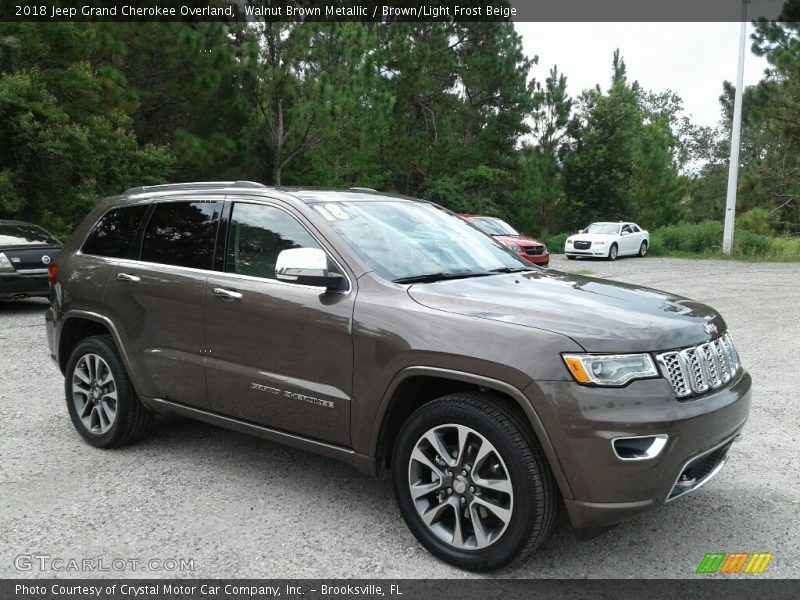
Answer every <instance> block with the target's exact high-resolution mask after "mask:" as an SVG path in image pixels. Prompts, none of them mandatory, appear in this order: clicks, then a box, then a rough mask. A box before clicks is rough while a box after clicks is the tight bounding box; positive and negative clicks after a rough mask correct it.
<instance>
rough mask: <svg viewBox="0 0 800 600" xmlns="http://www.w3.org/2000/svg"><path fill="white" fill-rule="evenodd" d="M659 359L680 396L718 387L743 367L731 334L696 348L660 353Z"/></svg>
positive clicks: (664, 371)
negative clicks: (740, 365) (740, 366)
mask: <svg viewBox="0 0 800 600" xmlns="http://www.w3.org/2000/svg"><path fill="white" fill-rule="evenodd" d="M656 359H657V360H658V363H659V365H661V372H662V373H663V375H664V377H666V378H667V381H669V382H670V384H671V385H672V389H673V390H675V395H676V396H677V397H678V398H686V397H687V396H692V395H696V394H702V393H704V392H707V391H708V390H710V389H716V388H718V387H720V386H722V385H723V384H726V383H728V382H729V381H730V380H731V379H732V378H733V376H734V375H736V372H737V371H738V370H739V355H738V354H737V353H736V348H735V346H734V345H733V339H732V338H731V336H730V334H729V333H726V334H724V335H722V336H720V337H718V338H717V339H715V340H711V341H710V342H708V343H706V344H700V345H699V346H695V347H693V348H684V349H683V350H676V351H673V352H664V353H662V354H658V355H657V356H656Z"/></svg>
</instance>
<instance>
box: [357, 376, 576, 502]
mask: <svg viewBox="0 0 800 600" xmlns="http://www.w3.org/2000/svg"><path fill="white" fill-rule="evenodd" d="M468 390H481V391H487V392H494V393H496V394H500V395H501V396H503V397H505V398H506V399H507V400H508V404H509V405H510V406H511V407H512V408H514V409H516V410H518V411H519V412H520V413H521V414H522V415H523V416H524V418H525V422H526V423H527V424H528V425H529V426H530V428H531V433H532V434H533V435H534V437H535V438H536V440H537V441H538V442H539V445H540V446H541V447H542V450H543V451H544V454H545V457H546V458H547V462H548V464H549V465H550V470H551V471H552V473H553V477H554V478H555V480H556V482H557V484H558V487H559V490H560V491H561V494H562V495H563V496H564V497H565V498H571V497H572V491H571V489H570V487H569V483H568V481H567V478H566V475H565V474H564V471H563V469H562V468H561V463H560V461H559V460H558V456H557V454H556V452H555V449H554V447H553V444H552V442H551V441H550V437H549V436H548V435H547V431H546V430H545V428H544V425H543V424H542V421H541V419H540V418H539V415H538V414H537V413H536V410H535V409H534V407H533V406H532V405H531V403H530V401H529V400H528V399H527V398H526V397H525V394H523V392H522V391H521V390H520V389H519V388H517V387H515V386H513V385H511V384H509V383H506V382H504V381H500V380H497V379H492V378H489V377H484V376H482V375H476V374H473V373H466V372H462V371H453V370H450V369H442V368H438V367H422V366H418V367H407V368H405V369H403V370H402V371H401V372H400V373H398V374H397V375H396V376H395V378H394V379H393V380H392V382H391V383H390V385H389V387H388V388H387V390H386V392H385V393H384V396H383V398H382V400H381V403H380V406H379V410H378V414H377V416H376V419H375V425H374V426H373V431H372V439H371V442H370V448H369V452H370V456H371V457H373V458H374V459H375V463H376V469H377V471H378V475H379V476H385V474H386V472H387V467H388V464H387V459H389V458H390V457H391V453H392V450H393V448H394V442H395V440H396V439H397V435H398V433H399V432H400V429H401V427H402V425H403V423H404V422H405V420H406V419H407V418H408V417H409V416H410V415H411V414H412V413H413V412H414V411H415V410H416V409H418V408H419V407H420V406H423V405H424V404H426V403H428V402H430V401H432V400H435V399H436V398H439V397H441V396H443V395H446V394H450V393H455V392H459V391H468ZM409 396H413V398H412V399H411V400H410V401H405V402H404V398H405V399H408V398H409Z"/></svg>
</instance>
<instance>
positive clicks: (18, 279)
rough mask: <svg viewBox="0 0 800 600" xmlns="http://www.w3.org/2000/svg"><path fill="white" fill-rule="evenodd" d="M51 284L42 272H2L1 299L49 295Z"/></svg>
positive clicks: (45, 273) (0, 281)
mask: <svg viewBox="0 0 800 600" xmlns="http://www.w3.org/2000/svg"><path fill="white" fill-rule="evenodd" d="M49 290H50V284H49V283H48V281H47V270H44V272H42V273H0V299H3V300H5V299H9V298H28V297H33V296H38V297H42V296H43V297H47V295H48V294H49Z"/></svg>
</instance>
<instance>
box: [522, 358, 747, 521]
mask: <svg viewBox="0 0 800 600" xmlns="http://www.w3.org/2000/svg"><path fill="white" fill-rule="evenodd" d="M750 388H751V379H750V375H749V374H748V373H747V372H746V371H744V370H740V371H739V373H738V374H737V376H736V378H735V380H734V381H732V382H730V383H729V384H728V385H726V386H725V387H724V388H722V389H720V390H716V391H715V392H713V393H709V394H705V395H703V396H701V397H698V398H694V399H689V400H682V401H678V400H677V399H676V398H675V396H674V394H673V392H672V388H671V387H670V385H669V384H668V383H667V381H666V380H664V379H649V380H641V381H634V382H632V383H631V384H630V385H628V386H626V387H624V388H599V387H586V386H581V385H578V384H576V383H572V382H556V381H553V382H540V383H538V384H532V385H531V386H529V387H528V389H527V390H526V393H527V394H528V397H529V398H530V399H531V401H532V402H533V403H534V407H535V408H536V410H537V413H538V414H539V416H540V418H541V419H542V422H543V424H544V426H545V428H546V430H547V432H548V436H549V437H550V442H551V443H552V444H553V447H554V449H555V451H556V454H557V456H558V460H559V463H560V464H559V465H557V466H556V467H560V468H561V469H562V471H563V473H564V475H565V479H566V482H567V485H568V487H569V489H568V490H564V489H562V493H563V495H564V501H565V504H566V507H567V512H568V514H569V517H570V520H571V522H572V525H573V527H577V528H588V527H606V526H610V525H614V524H616V523H618V522H620V521H623V520H625V519H627V518H629V517H631V516H634V515H636V514H638V513H641V512H642V511H645V510H648V509H650V508H654V507H657V506H660V505H662V504H664V503H665V502H667V501H670V500H673V499H675V498H677V497H679V496H680V495H683V494H684V493H686V492H689V491H692V490H694V489H697V488H698V487H700V486H701V485H703V484H705V483H706V482H707V481H708V480H710V479H711V477H713V476H714V475H715V474H716V473H717V472H718V471H719V469H720V468H721V467H722V465H724V462H725V460H726V458H727V451H728V448H729V447H730V443H731V442H732V441H733V440H734V439H735V438H736V437H737V436H738V435H739V433H740V432H741V430H742V428H743V427H744V424H745V422H746V420H747V417H748V414H749V412H750ZM647 435H667V436H668V439H667V443H666V445H665V446H664V448H663V450H662V451H661V452H660V453H659V454H658V455H657V456H655V457H654V458H652V459H648V460H636V461H623V460H620V458H619V457H618V456H617V454H616V453H615V452H614V449H613V446H612V441H613V440H614V439H615V438H620V437H635V436H647ZM682 476H683V481H679V480H680V479H681V477H682Z"/></svg>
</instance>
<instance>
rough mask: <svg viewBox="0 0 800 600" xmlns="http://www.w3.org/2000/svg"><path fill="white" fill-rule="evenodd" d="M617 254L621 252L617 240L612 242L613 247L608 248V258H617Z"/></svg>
mask: <svg viewBox="0 0 800 600" xmlns="http://www.w3.org/2000/svg"><path fill="white" fill-rule="evenodd" d="M617 254H619V248H618V247H617V244H616V242H615V243H613V244H611V248H609V249H608V260H617Z"/></svg>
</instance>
